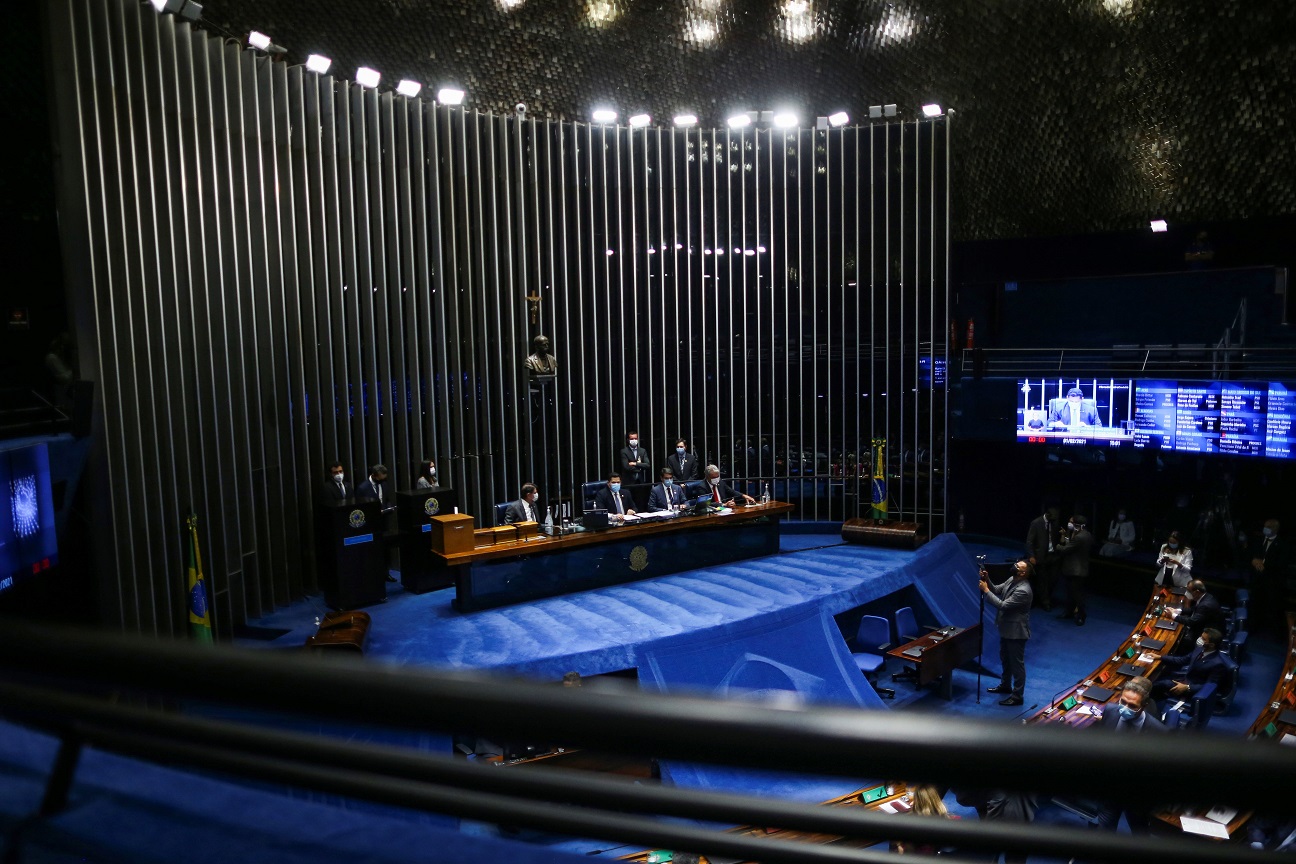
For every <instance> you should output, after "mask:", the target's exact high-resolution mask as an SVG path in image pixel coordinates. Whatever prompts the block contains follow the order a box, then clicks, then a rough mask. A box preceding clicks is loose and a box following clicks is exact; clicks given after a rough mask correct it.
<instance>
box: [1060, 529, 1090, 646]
mask: <svg viewBox="0 0 1296 864" xmlns="http://www.w3.org/2000/svg"><path fill="white" fill-rule="evenodd" d="M1092 548H1093V535H1092V534H1090V533H1089V531H1088V530H1087V529H1086V528H1085V517H1084V514H1083V513H1077V514H1075V515H1074V516H1072V517H1071V519H1070V521H1068V522H1067V530H1066V534H1065V536H1063V538H1062V541H1061V542H1060V543H1059V544H1058V548H1057V553H1058V555H1059V556H1060V557H1061V559H1062V563H1061V564H1060V565H1059V570H1060V571H1061V573H1062V578H1063V579H1065V580H1066V590H1067V611H1066V612H1065V613H1064V614H1063V615H1062V617H1063V618H1074V619H1075V623H1076V626H1077V627H1083V626H1084V623H1085V619H1086V618H1087V616H1086V614H1085V597H1086V589H1085V584H1086V583H1087V582H1088V581H1089V552H1090V549H1092Z"/></svg>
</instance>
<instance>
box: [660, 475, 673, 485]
mask: <svg viewBox="0 0 1296 864" xmlns="http://www.w3.org/2000/svg"><path fill="white" fill-rule="evenodd" d="M662 483H663V484H664V485H666V486H674V485H675V481H674V480H672V479H671V478H669V477H667V478H666V479H665V480H663V481H662Z"/></svg>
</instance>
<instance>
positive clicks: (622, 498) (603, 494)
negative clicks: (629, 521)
mask: <svg viewBox="0 0 1296 864" xmlns="http://www.w3.org/2000/svg"><path fill="white" fill-rule="evenodd" d="M594 506H595V507H597V508H598V509H600V510H606V511H607V512H608V518H609V519H611V520H612V521H613V522H624V521H625V517H627V516H634V515H635V509H634V502H632V501H631V500H630V496H629V495H627V494H626V493H624V492H622V491H621V475H620V474H613V475H612V476H610V477H608V481H607V485H606V486H604V487H603V488H602V489H600V490H599V491H598V494H597V495H595V496H594Z"/></svg>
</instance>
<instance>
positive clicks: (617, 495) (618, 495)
mask: <svg viewBox="0 0 1296 864" xmlns="http://www.w3.org/2000/svg"><path fill="white" fill-rule="evenodd" d="M612 497H613V498H614V499H616V505H617V512H618V513H624V512H625V510H623V509H622V507H621V493H620V492H613V493H612Z"/></svg>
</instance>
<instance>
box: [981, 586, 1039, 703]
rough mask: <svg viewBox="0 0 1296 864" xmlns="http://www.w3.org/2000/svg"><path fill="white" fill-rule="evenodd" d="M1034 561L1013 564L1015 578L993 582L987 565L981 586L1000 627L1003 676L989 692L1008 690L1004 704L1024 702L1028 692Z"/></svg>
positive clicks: (1004, 692) (1000, 701) (1001, 701)
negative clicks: (1028, 645) (1027, 666)
mask: <svg viewBox="0 0 1296 864" xmlns="http://www.w3.org/2000/svg"><path fill="white" fill-rule="evenodd" d="M1031 570H1032V567H1031V564H1030V562H1029V561H1018V562H1017V563H1016V564H1015V565H1013V573H1012V578H1011V579H1005V580H1004V581H1003V582H1000V583H999V584H998V585H991V584H990V577H989V576H988V575H987V573H986V571H985V569H984V568H982V570H981V580H980V583H979V584H978V587H979V588H980V589H981V593H982V594H983V595H985V599H986V600H988V601H990V605H991V606H993V607H995V609H997V610H998V611H997V612H995V626H996V627H998V628H999V662H1000V664H1001V666H1002V668H1003V677H1002V678H1001V679H1000V681H999V683H998V684H997V685H996V686H994V687H991V688H989V689H987V690H986V692H987V693H1001V694H1006V695H1005V696H1004V698H1003V699H1001V700H999V704H1000V705H1009V706H1011V705H1020V704H1022V702H1024V701H1025V695H1024V694H1025V692H1026V643H1027V641H1029V640H1030V636H1031V632H1030V610H1031V601H1032V600H1033V599H1034V596H1035V595H1034V592H1033V591H1031V586H1030V577H1031V575H1032V574H1031Z"/></svg>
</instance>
